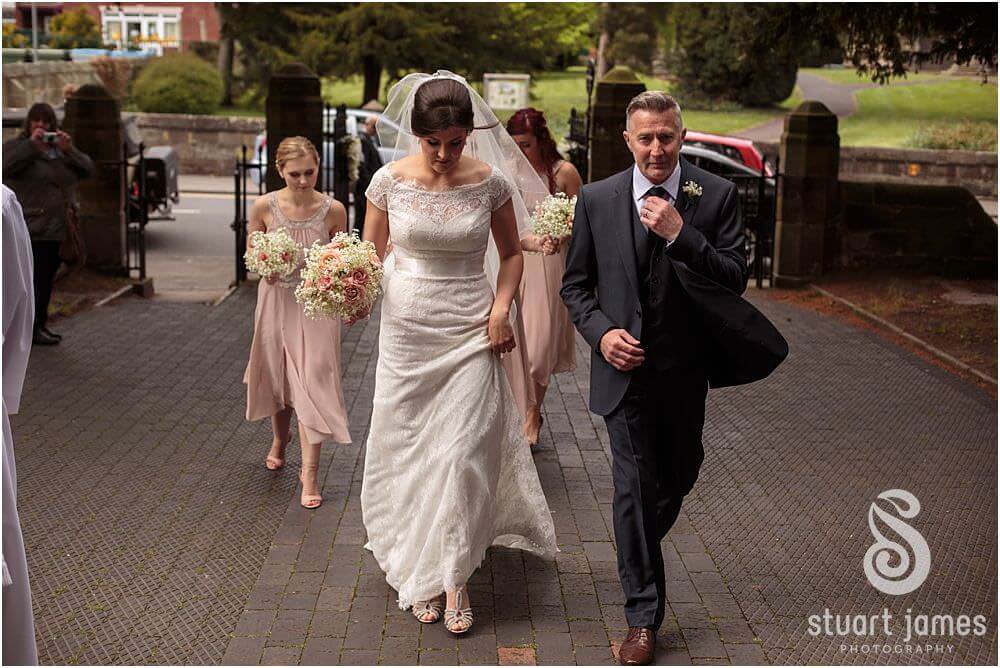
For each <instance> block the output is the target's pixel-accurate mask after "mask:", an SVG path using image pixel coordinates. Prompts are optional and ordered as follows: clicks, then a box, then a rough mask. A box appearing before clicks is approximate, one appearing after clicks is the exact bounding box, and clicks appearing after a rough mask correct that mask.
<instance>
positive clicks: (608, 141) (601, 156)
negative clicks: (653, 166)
mask: <svg viewBox="0 0 1000 668" xmlns="http://www.w3.org/2000/svg"><path fill="white" fill-rule="evenodd" d="M644 90H646V84H644V83H642V82H641V81H639V78H638V77H636V76H635V74H634V73H633V72H632V70H630V69H629V68H627V67H624V66H618V67H613V68H612V69H611V70H609V71H608V73H607V74H605V75H604V76H603V77H601V79H600V80H599V81H598V82H597V85H596V86H595V87H594V101H593V103H592V105H591V122H590V137H589V138H588V139H589V143H590V164H589V169H588V177H587V182H588V183H593V182H594V181H597V180H599V179H603V178H605V177H608V176H611V175H612V174H614V173H616V172H620V171H621V170H623V169H625V168H626V167H628V166H629V165H630V164H632V154H631V153H630V152H629V150H628V146H627V145H626V144H625V140H624V139H623V138H622V132H624V131H625V108H626V107H627V106H628V103H629V102H631V101H632V98H633V97H635V96H636V95H638V94H639V93H641V92H643V91H644Z"/></svg>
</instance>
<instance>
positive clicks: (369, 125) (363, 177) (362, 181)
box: [354, 100, 382, 235]
mask: <svg viewBox="0 0 1000 668" xmlns="http://www.w3.org/2000/svg"><path fill="white" fill-rule="evenodd" d="M373 103H374V104H373ZM381 106H382V105H380V104H378V103H377V102H375V101H374V100H372V101H371V102H369V103H368V104H366V105H365V106H364V107H362V109H369V110H377V111H381ZM377 120H378V116H369V117H368V120H367V121H365V129H364V131H363V132H362V133H361V164H360V165H359V167H358V182H357V184H355V186H354V229H355V230H357V231H358V234H359V235H360V234H362V233H363V232H364V231H365V211H367V209H368V198H367V197H365V191H366V190H368V186H369V184H370V183H371V182H372V177H373V176H375V172H377V171H378V170H379V169H381V167H382V156H381V155H380V154H379V152H378V134H376V132H375V123H376V121H377Z"/></svg>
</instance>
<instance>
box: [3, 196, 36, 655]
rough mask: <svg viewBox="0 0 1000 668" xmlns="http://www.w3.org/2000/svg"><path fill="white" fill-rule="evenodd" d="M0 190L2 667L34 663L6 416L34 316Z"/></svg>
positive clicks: (14, 407)
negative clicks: (0, 264) (0, 212)
mask: <svg viewBox="0 0 1000 668" xmlns="http://www.w3.org/2000/svg"><path fill="white" fill-rule="evenodd" d="M0 187H2V189H3V665H5V666H12V665H17V666H27V665H37V664H38V652H37V649H36V647H35V620H34V615H33V614H32V612H31V588H30V586H29V582H28V563H27V561H26V560H25V556H24V541H23V539H22V537H21V524H20V521H19V520H18V515H17V471H16V469H15V467H14V442H13V439H12V438H11V431H10V417H9V416H10V415H12V414H14V413H17V411H18V409H19V408H20V405H21V388H22V386H23V385H24V374H25V371H26V370H27V368H28V354H29V353H30V352H31V330H32V322H33V319H34V312H35V300H34V295H33V293H32V283H31V276H32V266H31V262H32V260H31V239H30V238H29V237H28V227H27V225H25V222H24V214H23V212H22V211H21V205H20V204H19V203H18V201H17V198H16V197H15V196H14V192H13V191H12V190H11V189H10V188H8V187H7V186H0Z"/></svg>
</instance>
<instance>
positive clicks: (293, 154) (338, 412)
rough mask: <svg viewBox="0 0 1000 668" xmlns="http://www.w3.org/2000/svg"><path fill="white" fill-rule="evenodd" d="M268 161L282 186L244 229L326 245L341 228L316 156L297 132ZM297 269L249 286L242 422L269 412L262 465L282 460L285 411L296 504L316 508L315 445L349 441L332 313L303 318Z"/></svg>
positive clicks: (256, 207) (342, 213)
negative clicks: (253, 301)
mask: <svg viewBox="0 0 1000 668" xmlns="http://www.w3.org/2000/svg"><path fill="white" fill-rule="evenodd" d="M275 163H276V164H277V168H278V173H279V174H281V176H282V178H283V179H284V180H285V187H284V188H282V189H281V190H277V191H275V192H270V193H267V194H266V195H264V196H262V197H259V198H258V199H257V201H255V202H254V204H253V207H252V208H251V210H250V224H249V228H248V229H249V231H250V232H251V233H253V232H256V231H266V232H273V231H274V230H278V229H281V228H284V229H285V230H287V232H288V234H289V235H290V236H291V237H292V238H293V239H295V241H297V242H298V243H299V244H301V245H302V247H303V248H305V247H307V246H311V245H312V244H313V243H314V242H316V241H319V242H320V243H324V244H325V243H326V242H328V241H329V240H330V238H331V237H332V236H333V235H334V234H336V233H337V232H343V231H344V230H345V229H346V228H347V212H346V210H345V209H344V207H343V205H342V204H340V202H337V201H336V200H334V199H333V198H331V197H328V196H327V195H324V194H322V193H320V192H317V191H316V179H317V177H318V175H319V154H318V153H317V152H316V147H315V146H313V144H312V142H310V141H309V140H308V139H306V138H304V137H289V138H287V139H285V140H284V141H282V142H281V144H280V145H279V146H278V151H277V154H276V160H275ZM298 283H299V275H298V272H295V274H293V275H292V276H290V277H288V278H286V279H275V278H267V279H262V280H261V281H260V284H259V287H258V289H257V310H256V313H255V314H254V335H253V343H252V344H251V346H250V361H249V363H248V364H247V369H246V373H245V374H244V376H243V382H244V383H246V385H247V420H252V421H255V420H261V419H263V418H266V417H270V418H271V429H272V430H273V432H274V440H273V441H272V443H271V451H270V452H269V453H268V455H267V459H266V461H265V466H266V467H267V468H268V469H270V470H272V471H274V470H277V469H280V468H281V467H282V466H284V464H285V460H284V456H285V448H286V447H287V446H288V444H289V442H291V440H292V431H291V421H292V411H293V410H294V411H295V414H296V417H297V418H298V424H299V440H300V443H301V446H302V470H301V471H300V472H299V480H300V481H301V482H302V497H301V499H300V503H301V504H302V506H303V507H305V508H318V507H319V506H320V504H321V503H322V502H323V497H322V496H321V495H320V490H319V487H318V484H317V474H318V471H319V453H320V445H321V444H322V442H323V441H325V440H333V441H336V442H337V443H350V442H351V435H350V433H349V432H348V426H347V409H346V408H345V406H344V392H343V389H342V388H341V383H340V319H339V318H331V319H322V320H311V319H309V318H307V317H306V316H305V314H304V313H303V312H302V307H301V306H300V305H299V304H298V302H296V301H295V287H296V286H297V285H298Z"/></svg>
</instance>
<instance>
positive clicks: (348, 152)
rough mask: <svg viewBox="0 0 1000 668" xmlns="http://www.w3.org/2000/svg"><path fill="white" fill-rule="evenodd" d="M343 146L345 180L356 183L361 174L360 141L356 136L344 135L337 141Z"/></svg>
mask: <svg viewBox="0 0 1000 668" xmlns="http://www.w3.org/2000/svg"><path fill="white" fill-rule="evenodd" d="M337 141H338V142H340V143H343V145H344V157H345V158H347V180H348V181H350V182H351V183H356V182H357V180H358V177H359V176H360V174H361V139H359V138H358V137H357V136H356V135H344V136H343V137H341V138H340V139H338V140H337Z"/></svg>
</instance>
